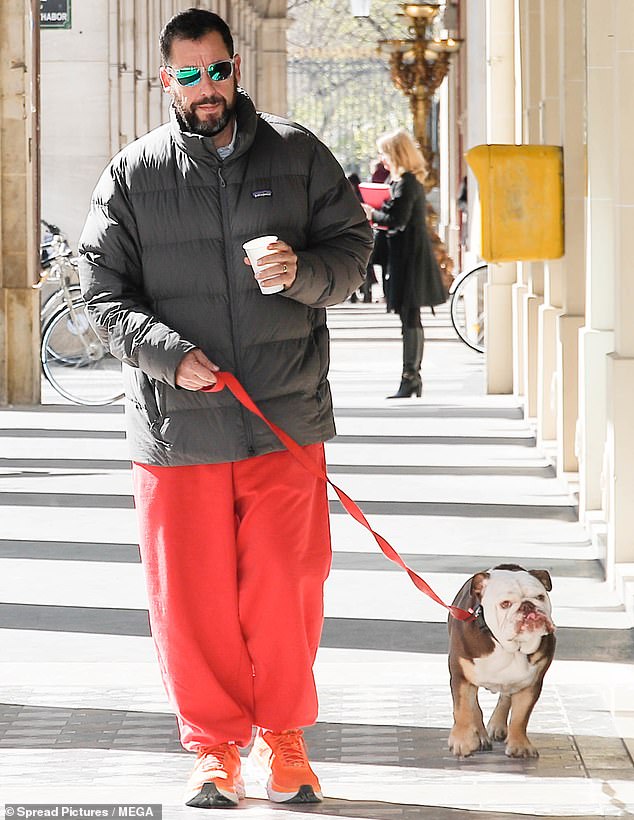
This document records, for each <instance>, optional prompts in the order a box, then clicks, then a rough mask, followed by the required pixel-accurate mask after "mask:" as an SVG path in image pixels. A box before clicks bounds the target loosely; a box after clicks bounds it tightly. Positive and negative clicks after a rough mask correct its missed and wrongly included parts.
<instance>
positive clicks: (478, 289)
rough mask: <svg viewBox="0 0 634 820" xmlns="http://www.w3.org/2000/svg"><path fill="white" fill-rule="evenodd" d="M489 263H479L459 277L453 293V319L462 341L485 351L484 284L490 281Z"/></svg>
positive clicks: (479, 351)
mask: <svg viewBox="0 0 634 820" xmlns="http://www.w3.org/2000/svg"><path fill="white" fill-rule="evenodd" d="M488 274H489V268H488V265H486V264H484V265H478V267H477V268H473V269H472V270H470V271H467V273H465V274H462V275H461V276H459V277H458V279H457V281H456V284H455V286H454V290H453V292H452V294H451V321H452V323H453V326H454V328H455V330H456V333H457V334H458V336H459V337H460V338H461V339H462V341H463V342H464V343H465V344H466V345H469V347H471V348H473V350H477V351H478V353H484V350H485V338H484V329H485V321H486V316H485V312H484V286H485V285H486V283H487V281H488Z"/></svg>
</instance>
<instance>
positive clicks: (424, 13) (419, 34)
mask: <svg viewBox="0 0 634 820" xmlns="http://www.w3.org/2000/svg"><path fill="white" fill-rule="evenodd" d="M444 5H445V4H444V3H442V2H428V3H401V9H402V11H401V14H402V15H403V16H405V17H406V18H407V23H408V32H409V34H410V35H411V36H410V38H408V39H404V40H381V41H380V42H379V48H380V49H381V50H382V51H384V52H387V53H388V54H389V58H390V71H391V76H392V81H393V83H394V85H395V86H396V87H397V88H398V89H399V90H400V91H402V92H403V93H404V94H405V95H406V96H407V97H408V98H409V103H410V108H411V111H412V117H413V120H414V136H415V137H416V140H417V141H418V144H419V146H420V148H421V151H422V152H423V155H424V157H425V159H426V161H427V167H428V169H429V176H428V177H427V182H426V188H427V190H431V189H432V188H434V187H435V186H436V185H438V172H437V169H436V163H435V162H434V160H435V156H434V152H433V149H432V139H431V137H432V135H431V133H430V125H429V112H430V108H431V103H432V98H433V96H434V94H435V93H436V91H437V89H438V87H439V86H440V84H441V83H442V81H443V80H444V78H445V77H446V76H447V72H448V71H449V62H450V59H451V55H452V54H453V53H455V52H456V51H458V49H459V48H460V45H461V42H462V41H461V40H457V39H454V38H452V37H448V36H447V37H441V36H440V33H441V32H439V31H438V30H436V31H434V23H435V20H436V17H437V16H438V13H439V12H440V10H441V8H442V7H443V6H444ZM445 33H448V32H445Z"/></svg>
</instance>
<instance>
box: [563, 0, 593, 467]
mask: <svg viewBox="0 0 634 820" xmlns="http://www.w3.org/2000/svg"><path fill="white" fill-rule="evenodd" d="M560 2H561V7H562V18H561V19H562V24H563V25H562V38H561V42H562V51H563V72H562V74H563V89H562V92H563V93H562V105H561V108H562V119H563V147H564V196H565V202H564V214H565V257H564V260H563V270H562V282H561V285H562V307H563V313H562V314H561V315H560V317H559V326H558V339H559V344H558V363H557V373H558V378H557V389H558V396H557V407H558V413H557V469H558V470H559V471H560V472H576V471H577V469H578V462H577V455H576V452H575V451H576V442H575V438H576V431H577V418H578V415H579V378H578V372H579V329H580V328H581V327H582V326H583V324H584V321H585V263H586V258H585V257H586V237H585V196H586V189H587V182H586V149H585V125H586V111H585V100H586V88H585V67H586V50H585V37H584V34H585V32H584V17H585V14H584V11H585V10H584V8H583V3H582V2H581V0H560Z"/></svg>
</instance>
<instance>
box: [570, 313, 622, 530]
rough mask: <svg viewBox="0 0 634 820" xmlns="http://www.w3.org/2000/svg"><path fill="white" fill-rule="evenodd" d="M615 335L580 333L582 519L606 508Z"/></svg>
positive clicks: (608, 332) (580, 495) (580, 492)
mask: <svg viewBox="0 0 634 820" xmlns="http://www.w3.org/2000/svg"><path fill="white" fill-rule="evenodd" d="M613 350H614V332H613V331H611V330H594V329H592V328H583V329H582V330H581V331H580V333H579V421H578V428H577V456H578V458H579V518H580V519H581V520H582V521H585V519H586V517H587V514H588V513H589V512H590V511H592V510H600V509H601V508H602V506H603V501H602V490H601V474H602V472H603V461H604V453H605V446H606V433H607V431H606V427H607V377H608V375H607V373H608V360H607V356H608V354H609V353H611V352H612V351H613Z"/></svg>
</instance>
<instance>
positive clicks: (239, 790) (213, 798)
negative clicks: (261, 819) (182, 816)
mask: <svg viewBox="0 0 634 820" xmlns="http://www.w3.org/2000/svg"><path fill="white" fill-rule="evenodd" d="M244 795H245V791H244V786H243V785H237V786H236V790H235V792H231V791H227V790H226V789H219V788H218V786H216V784H215V783H203V787H202V789H201V790H200V791H199V792H198V794H197V795H196V796H195V797H192V798H191V800H188V801H187V802H186V803H185V805H186V806H191V807H192V808H195V809H227V808H233V807H235V806H237V805H238V801H239V800H241V799H242V798H243V797H244Z"/></svg>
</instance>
